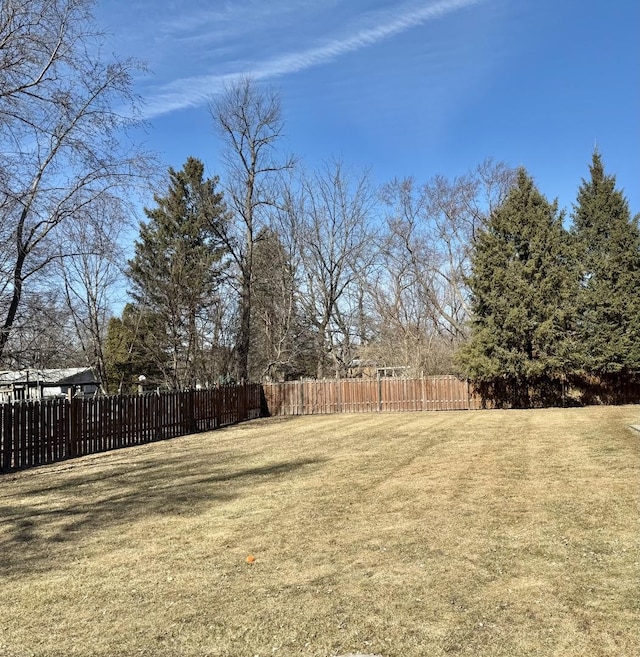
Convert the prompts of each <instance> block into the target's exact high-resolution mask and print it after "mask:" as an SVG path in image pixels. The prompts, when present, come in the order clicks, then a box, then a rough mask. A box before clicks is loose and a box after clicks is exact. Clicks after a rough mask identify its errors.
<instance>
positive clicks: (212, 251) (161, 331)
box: [128, 157, 227, 389]
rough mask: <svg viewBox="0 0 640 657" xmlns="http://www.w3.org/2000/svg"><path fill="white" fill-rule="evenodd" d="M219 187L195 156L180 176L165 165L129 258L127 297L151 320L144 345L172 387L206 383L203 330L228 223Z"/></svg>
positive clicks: (214, 300) (218, 278)
mask: <svg viewBox="0 0 640 657" xmlns="http://www.w3.org/2000/svg"><path fill="white" fill-rule="evenodd" d="M217 183H218V179H217V178H212V179H209V180H205V179H204V165H203V164H202V162H201V161H200V160H197V159H196V158H193V157H190V158H188V160H187V161H186V163H185V165H184V167H183V169H182V170H181V171H175V170H174V169H172V168H170V169H169V184H168V190H167V193H166V195H165V196H160V195H158V194H156V195H155V196H154V200H155V202H156V207H155V208H152V209H147V208H145V214H146V215H147V217H148V219H149V221H148V222H146V223H145V222H142V223H141V225H140V238H139V240H138V241H136V243H135V255H134V257H133V259H132V260H130V261H129V270H128V277H129V281H130V283H131V290H130V293H131V296H132V298H133V299H134V301H135V302H136V305H137V306H138V308H139V309H140V311H141V312H143V313H145V314H147V315H148V314H152V315H154V316H155V318H156V319H155V321H154V325H155V326H156V327H157V330H156V331H155V332H154V333H153V334H151V333H148V334H147V341H148V343H149V344H148V345H147V346H148V347H151V348H153V349H154V350H155V352H156V354H157V356H158V367H159V369H160V370H162V371H163V372H164V373H165V383H166V384H167V385H168V386H170V387H172V388H177V389H181V388H188V387H192V386H194V385H195V384H196V383H206V381H202V379H203V378H207V374H206V371H205V370H206V367H205V364H204V361H205V360H206V359H205V354H204V349H205V345H207V344H209V342H210V341H209V340H208V339H207V336H206V335H205V334H204V331H205V328H206V326H207V323H208V316H209V314H210V313H211V312H213V311H212V306H213V305H214V304H215V302H216V291H217V287H218V285H219V283H220V277H221V272H222V266H221V259H222V257H223V254H224V249H223V247H222V245H221V241H220V239H219V238H218V235H219V233H220V232H221V229H220V224H222V223H224V222H225V221H226V220H227V211H226V207H225V204H224V202H223V198H222V194H221V193H220V192H218V191H216V185H217ZM151 342H153V344H151ZM209 346H210V344H209Z"/></svg>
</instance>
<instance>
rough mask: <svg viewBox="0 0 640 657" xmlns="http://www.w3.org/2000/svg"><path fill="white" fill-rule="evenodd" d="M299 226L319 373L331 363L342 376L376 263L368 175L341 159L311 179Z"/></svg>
mask: <svg viewBox="0 0 640 657" xmlns="http://www.w3.org/2000/svg"><path fill="white" fill-rule="evenodd" d="M302 194H303V198H304V202H303V204H302V207H301V216H300V218H299V224H298V226H297V229H296V230H297V231H298V236H299V241H300V252H301V269H302V291H301V298H300V303H301V306H302V309H303V312H304V314H305V317H306V319H307V321H309V322H310V323H311V325H312V327H313V330H314V334H315V339H316V371H317V372H316V373H317V376H318V377H322V376H324V374H325V367H326V366H327V365H328V364H330V365H331V366H332V368H333V370H334V372H335V373H336V374H337V375H341V374H343V373H344V372H345V371H346V369H347V367H348V366H349V363H350V361H351V359H352V358H353V356H354V348H355V346H356V344H358V342H359V338H361V337H362V336H361V335H360V334H361V332H362V331H361V326H362V322H361V317H360V311H361V310H362V307H361V300H362V299H361V291H362V282H363V280H364V278H365V277H366V275H367V274H368V273H369V271H368V270H369V268H370V267H371V265H372V264H373V261H374V258H375V253H376V248H377V239H376V229H375V228H374V225H373V222H372V221H371V219H372V213H373V210H374V206H375V193H374V190H373V188H372V186H371V183H370V181H369V177H368V174H367V173H364V174H362V175H354V174H353V173H351V172H349V171H348V170H347V169H346V168H345V166H344V165H343V164H342V162H340V161H334V162H332V163H330V164H327V165H326V166H325V168H324V170H322V171H320V172H317V173H315V174H313V175H311V176H308V177H306V179H305V180H304V182H303V184H302Z"/></svg>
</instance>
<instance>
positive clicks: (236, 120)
mask: <svg viewBox="0 0 640 657" xmlns="http://www.w3.org/2000/svg"><path fill="white" fill-rule="evenodd" d="M91 8H92V1H91V0H73V1H72V0H51V2H46V3H45V2H39V1H35V2H32V3H27V4H26V5H23V4H20V3H6V5H3V7H2V11H1V12H0V39H2V43H3V53H4V55H3V57H2V58H0V76H2V80H3V81H4V83H3V85H2V89H1V90H0V123H2V126H3V131H2V132H1V135H2V136H1V137H0V139H1V140H2V145H3V149H2V156H0V211H1V212H2V218H3V221H2V224H1V225H2V228H1V229H0V267H1V271H2V279H1V280H2V287H0V308H1V310H2V313H3V316H2V318H1V321H0V324H1V325H0V362H1V363H2V367H3V368H6V369H18V368H24V367H56V366H68V365H80V364H86V365H90V366H91V367H93V368H94V369H95V371H96V373H97V375H98V377H99V378H100V380H101V381H102V382H103V389H104V391H105V392H106V391H107V390H109V391H111V392H116V391H119V392H126V391H128V390H129V389H130V387H131V385H132V383H133V382H135V381H136V380H137V377H138V376H139V375H140V374H144V375H145V376H146V377H147V379H148V380H149V381H150V382H153V383H154V384H157V385H160V386H163V387H167V388H171V389H184V388H191V387H195V386H208V385H214V384H216V383H219V382H224V381H232V380H233V381H242V380H280V379H292V378H299V377H326V376H332V377H333V376H347V375H353V374H357V373H358V372H359V371H360V372H361V371H362V369H363V368H366V367H367V366H371V367H376V366H387V367H390V366H392V367H397V366H402V367H403V368H405V371H406V372H407V373H411V374H414V375H419V374H435V373H457V374H460V375H462V376H466V377H469V378H471V379H473V380H475V381H477V382H478V383H480V384H482V385H484V386H485V387H486V389H487V390H489V391H490V392H491V394H494V395H499V393H500V390H503V391H504V390H507V389H509V390H510V391H511V393H510V394H519V395H521V396H522V399H523V401H522V403H523V404H525V403H528V402H530V401H531V394H532V393H531V390H532V389H537V390H542V389H544V388H545V386H546V387H547V388H549V389H550V390H556V389H557V385H556V384H557V382H558V381H566V380H569V379H571V378H572V377H574V378H576V377H582V378H588V377H590V376H591V377H596V378H597V377H600V378H602V377H607V376H613V375H620V374H626V373H632V372H636V371H637V370H638V368H640V354H639V352H640V328H639V327H638V324H639V322H640V319H639V318H640V312H638V311H639V310H640V308H639V307H638V305H639V302H638V301H637V295H636V290H637V289H638V283H639V282H640V281H639V280H638V279H639V276H640V274H639V273H638V272H639V271H640V238H639V237H638V217H635V218H632V216H631V213H630V210H629V207H628V203H627V201H626V199H625V198H624V196H623V194H622V192H621V191H620V190H618V189H617V188H616V185H615V177H614V176H611V175H609V174H607V173H605V170H604V165H603V163H602V158H601V156H600V154H599V153H597V152H595V153H594V154H593V159H592V163H591V166H590V178H589V179H587V180H583V182H582V184H581V186H580V188H579V190H578V196H577V199H576V204H575V206H574V210H573V213H572V215H571V220H572V221H571V225H570V227H566V226H565V223H566V216H565V213H564V211H561V210H560V209H559V208H558V207H557V203H551V202H549V201H548V200H547V199H546V198H545V197H544V195H543V194H542V193H541V192H540V191H539V190H538V189H537V188H536V186H535V183H534V182H533V179H532V178H531V176H530V175H529V174H528V173H527V172H526V171H524V170H523V169H514V168H512V167H509V166H508V165H506V164H505V163H502V162H495V161H493V160H490V159H488V160H486V161H485V162H483V163H481V164H480V165H478V166H477V167H475V168H474V169H472V170H471V171H469V172H468V173H466V174H464V175H461V176H457V177H454V178H452V179H449V178H445V177H443V176H434V177H433V178H431V179H430V180H428V181H427V182H425V183H419V182H417V181H416V180H415V179H412V178H406V179H403V180H393V181H390V182H389V183H387V184H386V185H384V186H382V188H379V189H377V188H375V187H374V185H373V184H372V182H371V178H370V175H369V173H368V172H367V171H364V172H362V171H355V170H353V169H352V168H350V167H349V166H348V165H347V164H346V163H344V162H342V161H340V160H335V159H334V160H328V161H327V162H326V163H325V164H324V165H322V166H320V167H319V168H318V169H316V170H305V169H304V167H303V166H301V164H300V163H299V162H298V161H297V160H296V158H294V157H291V156H288V155H283V154H282V152H281V146H282V135H283V128H284V124H283V118H282V111H281V106H280V99H279V96H278V94H277V92H276V91H274V90H273V89H271V88H265V87H261V86H259V85H258V84H257V83H256V82H255V81H253V80H251V79H250V78H244V79H240V80H238V81H236V82H235V83H232V84H231V85H230V86H229V87H228V88H227V89H226V91H225V92H224V93H223V94H222V95H220V96H218V97H216V98H213V99H212V100H211V102H210V105H209V112H210V115H211V120H212V125H213V126H214V127H215V128H216V130H217V133H218V135H219V137H220V139H221V142H222V144H223V166H222V170H221V171H220V175H219V176H217V175H215V176H212V177H211V178H207V177H206V176H205V171H204V165H203V163H202V161H201V160H199V159H197V158H196V157H189V158H188V159H187V160H186V162H185V163H184V165H183V167H182V168H181V169H180V170H175V169H173V168H169V170H168V171H167V172H166V175H165V176H164V177H162V176H160V175H159V167H158V163H157V162H155V161H154V159H153V158H152V157H151V156H150V155H149V154H147V153H145V152H144V151H143V150H142V148H141V147H140V146H139V145H136V144H135V143H133V142H131V140H129V139H128V138H127V129H128V128H130V127H133V126H135V125H137V121H136V119H135V118H134V119H132V118H131V117H132V116H133V117H135V116H136V108H137V102H138V101H137V99H136V98H135V96H134V95H133V94H132V92H131V75H132V73H133V72H135V71H136V69H137V67H138V65H137V64H136V63H135V62H132V61H129V60H125V61H120V60H118V59H117V58H112V59H107V60H104V59H102V58H101V56H100V55H96V54H95V53H99V52H100V51H99V47H98V46H99V43H100V38H101V37H100V34H99V31H98V30H97V29H96V27H95V25H94V22H93V18H92V15H91ZM124 106H127V107H129V108H131V111H130V112H127V113H126V114H124V113H123V114H120V113H119V112H118V111H116V109H115V108H116V107H124ZM150 185H151V186H152V188H153V189H155V194H154V195H153V205H152V207H150V208H145V210H144V214H145V217H146V220H145V221H143V222H141V223H140V225H139V227H138V236H137V239H136V240H135V244H134V255H133V257H132V258H131V260H129V262H125V257H124V255H123V253H124V252H125V248H124V247H125V240H126V239H128V238H127V237H126V235H127V234H128V230H129V228H130V226H131V224H132V218H133V216H135V215H134V208H135V206H136V204H137V200H136V199H137V197H139V196H140V195H145V196H146V195H147V194H148V192H146V191H145V190H148V189H149V186H150ZM123 280H125V281H126V285H127V288H128V303H127V304H126V305H125V306H124V309H123V310H122V312H121V315H120V316H119V317H115V316H113V312H112V309H113V308H114V306H115V305H116V304H117V301H118V300H117V297H118V291H119V290H120V289H121V288H122V283H123ZM71 336H73V337H71ZM535 394H543V393H540V392H538V393H535ZM525 398H526V399H525Z"/></svg>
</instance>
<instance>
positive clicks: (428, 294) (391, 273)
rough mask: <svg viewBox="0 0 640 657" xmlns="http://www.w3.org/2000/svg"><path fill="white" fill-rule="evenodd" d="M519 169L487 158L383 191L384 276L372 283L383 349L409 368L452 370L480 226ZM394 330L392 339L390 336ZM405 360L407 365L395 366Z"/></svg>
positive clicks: (461, 333)
mask: <svg viewBox="0 0 640 657" xmlns="http://www.w3.org/2000/svg"><path fill="white" fill-rule="evenodd" d="M514 174H515V172H514V170H512V169H510V168H509V167H507V166H506V165H505V164H503V163H500V162H498V163H496V162H493V161H492V160H486V161H485V162H483V163H482V164H481V165H479V166H478V167H477V168H476V169H475V170H474V171H472V172H471V173H469V174H466V175H463V176H460V177H457V178H454V179H453V180H448V179H446V178H444V177H443V176H435V177H434V178H432V179H431V180H430V181H428V182H427V183H426V184H425V185H423V186H418V185H417V184H416V183H415V181H414V180H413V179H405V180H402V181H397V180H396V181H393V182H392V183H389V184H388V185H386V186H385V187H384V189H383V192H382V198H383V201H384V203H385V204H386V205H387V206H388V207H389V208H390V210H389V212H388V214H387V227H386V228H387V230H386V240H385V242H384V248H383V249H382V262H383V263H384V266H383V267H382V268H381V270H380V271H381V274H380V277H379V278H378V279H377V280H376V284H375V285H374V286H373V288H372V295H373V298H374V300H375V307H376V310H377V313H378V316H379V323H380V327H381V331H380V338H379V343H378V347H379V348H380V349H382V351H383V352H384V351H385V347H384V344H385V343H387V347H386V353H394V351H393V349H394V348H393V346H392V345H393V343H394V339H393V337H391V336H397V339H398V344H400V345H402V349H401V350H400V351H397V350H396V351H395V354H396V356H395V357H396V358H402V359H403V361H404V362H403V363H402V364H404V365H408V366H410V367H413V368H414V369H416V370H418V371H420V370H423V371H428V372H438V371H441V370H444V371H451V367H452V363H451V356H452V354H453V350H454V348H455V346H456V345H457V344H458V343H459V342H460V341H461V340H464V339H465V337H466V334H467V326H466V323H467V319H468V315H469V291H468V288H467V283H466V277H467V276H468V274H469V267H470V254H471V251H472V248H473V244H474V241H475V238H476V234H477V231H478V229H479V228H481V227H482V226H483V225H484V223H485V222H486V221H487V218H488V217H489V215H490V213H491V211H492V210H493V209H494V208H495V207H497V206H499V205H500V203H501V202H502V201H503V200H504V198H505V197H506V194H507V192H508V190H509V189H510V187H511V185H512V184H513V180H514ZM385 333H386V334H390V335H389V336H387V338H386V339H385V338H384V336H385ZM395 364H400V363H395Z"/></svg>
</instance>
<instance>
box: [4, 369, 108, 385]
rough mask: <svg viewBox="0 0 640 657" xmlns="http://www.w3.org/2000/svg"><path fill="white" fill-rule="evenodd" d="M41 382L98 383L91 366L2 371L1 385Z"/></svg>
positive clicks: (64, 383)
mask: <svg viewBox="0 0 640 657" xmlns="http://www.w3.org/2000/svg"><path fill="white" fill-rule="evenodd" d="M27 383H30V384H33V385H36V384H41V385H43V386H59V385H74V384H82V383H97V380H96V377H95V374H94V373H93V370H92V369H91V368H90V367H67V368H64V369H58V370H19V371H16V372H11V371H3V372H0V385H4V386H6V385H11V384H14V385H16V384H27Z"/></svg>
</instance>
